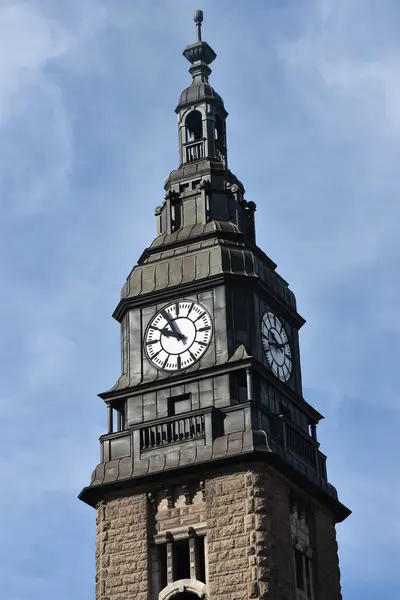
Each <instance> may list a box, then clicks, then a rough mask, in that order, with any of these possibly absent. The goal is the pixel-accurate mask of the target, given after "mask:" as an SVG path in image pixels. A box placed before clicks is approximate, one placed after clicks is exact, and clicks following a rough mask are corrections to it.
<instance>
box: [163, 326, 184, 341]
mask: <svg viewBox="0 0 400 600" xmlns="http://www.w3.org/2000/svg"><path fill="white" fill-rule="evenodd" d="M161 335H163V336H165V337H173V338H175V339H176V340H180V339H181V336H180V334H179V333H178V332H177V331H174V330H171V329H167V327H164V329H162V330H161Z"/></svg>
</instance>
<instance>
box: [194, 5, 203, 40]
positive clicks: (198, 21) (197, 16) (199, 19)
mask: <svg viewBox="0 0 400 600" xmlns="http://www.w3.org/2000/svg"><path fill="white" fill-rule="evenodd" d="M193 18H194V22H195V23H196V27H197V41H198V42H201V24H202V22H203V11H202V10H196V11H195V13H194V17H193Z"/></svg>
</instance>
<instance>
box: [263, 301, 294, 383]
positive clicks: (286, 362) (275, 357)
mask: <svg viewBox="0 0 400 600" xmlns="http://www.w3.org/2000/svg"><path fill="white" fill-rule="evenodd" d="M261 341H262V347H263V351H264V355H265V358H266V360H267V362H268V365H269V367H270V369H271V371H272V373H273V374H274V375H275V376H276V377H277V378H278V379H280V380H281V381H283V382H285V383H286V382H287V381H289V379H290V377H291V375H292V370H293V359H292V350H291V346H290V342H289V338H288V335H287V333H286V330H285V327H284V325H283V323H282V322H281V321H280V319H279V318H278V317H277V316H276V315H275V314H274V313H273V312H272V311H270V310H266V311H265V312H264V314H263V316H262V319H261Z"/></svg>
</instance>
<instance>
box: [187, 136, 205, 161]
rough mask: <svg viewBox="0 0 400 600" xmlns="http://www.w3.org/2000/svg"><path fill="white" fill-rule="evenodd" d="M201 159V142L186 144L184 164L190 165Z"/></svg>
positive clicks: (202, 155) (202, 149)
mask: <svg viewBox="0 0 400 600" xmlns="http://www.w3.org/2000/svg"><path fill="white" fill-rule="evenodd" d="M202 158H204V142H203V140H201V141H197V142H192V143H190V144H186V162H188V163H191V162H194V161H195V160H201V159H202Z"/></svg>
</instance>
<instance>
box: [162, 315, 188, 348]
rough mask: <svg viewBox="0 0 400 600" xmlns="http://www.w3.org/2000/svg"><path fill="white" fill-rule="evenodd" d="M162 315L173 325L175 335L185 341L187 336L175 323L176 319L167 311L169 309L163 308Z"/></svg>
mask: <svg viewBox="0 0 400 600" xmlns="http://www.w3.org/2000/svg"><path fill="white" fill-rule="evenodd" d="M162 315H163V317H164V319H165V320H166V321H167V322H168V325H169V326H170V327H171V329H172V331H173V332H174V333H175V336H174V337H176V339H177V340H180V341H183V340H184V339H186V337H185V336H184V335H183V334H182V332H181V331H180V330H179V327H178V326H177V324H176V323H175V321H174V319H173V318H172V317H171V316H170V315H169V314H168V313H167V311H165V310H163V311H162Z"/></svg>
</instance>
